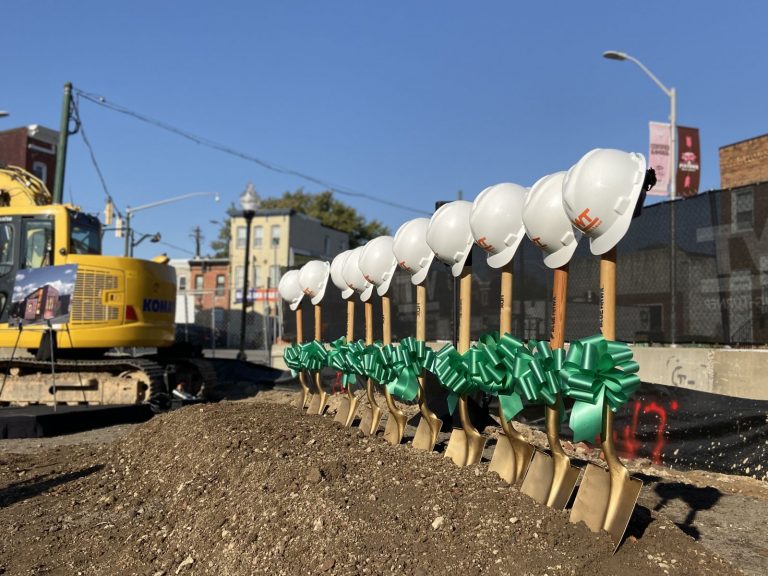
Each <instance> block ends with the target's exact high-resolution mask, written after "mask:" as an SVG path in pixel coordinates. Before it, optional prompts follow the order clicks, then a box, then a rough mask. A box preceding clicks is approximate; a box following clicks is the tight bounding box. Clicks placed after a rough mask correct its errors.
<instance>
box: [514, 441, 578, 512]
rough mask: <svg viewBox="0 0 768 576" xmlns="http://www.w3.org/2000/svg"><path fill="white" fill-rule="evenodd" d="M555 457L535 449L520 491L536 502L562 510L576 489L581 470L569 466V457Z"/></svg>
mask: <svg viewBox="0 0 768 576" xmlns="http://www.w3.org/2000/svg"><path fill="white" fill-rule="evenodd" d="M555 456H556V457H557V461H555V458H554V457H552V456H550V455H549V454H547V453H545V452H541V451H540V450H536V454H535V455H534V457H533V461H532V462H531V465H530V467H529V468H528V473H527V474H526V475H525V479H524V480H523V484H522V486H520V491H521V492H522V493H523V494H527V495H528V496H530V497H531V498H533V499H534V500H536V502H539V503H541V504H546V505H547V506H549V507H550V508H554V509H555V510H563V509H564V508H565V506H566V505H567V504H568V500H570V499H571V494H573V491H574V490H575V489H576V482H578V480H579V474H580V473H581V470H579V469H578V468H576V467H575V466H571V462H570V459H569V458H568V457H567V456H565V455H561V456H558V455H557V454H556V455H555Z"/></svg>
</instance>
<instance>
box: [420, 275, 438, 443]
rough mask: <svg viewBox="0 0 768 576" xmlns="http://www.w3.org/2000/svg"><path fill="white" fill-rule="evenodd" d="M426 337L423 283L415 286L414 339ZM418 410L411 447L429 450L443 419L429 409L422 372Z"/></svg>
mask: <svg viewBox="0 0 768 576" xmlns="http://www.w3.org/2000/svg"><path fill="white" fill-rule="evenodd" d="M426 339H427V288H426V286H424V284H423V283H422V284H418V285H417V286H416V340H421V341H426ZM419 411H420V412H421V418H420V419H419V425H418V426H417V427H416V434H415V435H414V437H413V447H414V448H416V449H417V450H426V451H427V452H431V451H432V450H434V449H435V444H437V435H438V434H439V433H440V429H441V428H442V427H443V421H442V420H440V418H438V417H437V415H436V414H435V413H434V412H432V410H430V409H429V406H428V405H427V392H426V388H425V387H424V374H423V373H422V374H419Z"/></svg>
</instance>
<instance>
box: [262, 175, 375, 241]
mask: <svg viewBox="0 0 768 576" xmlns="http://www.w3.org/2000/svg"><path fill="white" fill-rule="evenodd" d="M261 208H263V209H269V208H287V209H291V208H292V209H294V210H296V211H297V212H302V213H304V214H306V215H308V216H312V217H314V218H317V219H318V220H320V222H322V224H323V225H325V226H329V227H331V228H335V229H336V230H341V231H342V232H347V233H348V234H349V245H350V247H351V248H354V247H356V246H360V245H361V244H365V242H367V241H368V240H371V239H372V238H375V237H376V236H382V235H385V234H389V228H387V227H386V226H385V225H384V224H382V223H381V222H379V221H378V220H366V219H365V217H364V216H362V215H361V214H359V213H358V212H357V210H355V209H354V208H352V207H351V206H349V205H347V204H344V203H343V202H340V201H339V200H336V198H334V197H333V193H332V192H331V191H330V190H326V191H325V192H320V193H319V194H310V193H307V192H304V190H303V189H302V188H299V189H298V190H296V191H295V192H285V193H283V195H282V196H280V197H278V198H265V199H263V200H262V201H261Z"/></svg>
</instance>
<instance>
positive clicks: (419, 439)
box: [413, 415, 443, 452]
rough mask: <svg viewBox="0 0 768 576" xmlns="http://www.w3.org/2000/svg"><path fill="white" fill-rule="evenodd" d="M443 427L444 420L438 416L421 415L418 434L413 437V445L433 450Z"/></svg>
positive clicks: (417, 429) (419, 448)
mask: <svg viewBox="0 0 768 576" xmlns="http://www.w3.org/2000/svg"><path fill="white" fill-rule="evenodd" d="M442 427H443V421H442V420H440V419H439V418H437V417H434V418H427V417H425V416H424V415H421V418H420V419H419V425H418V426H417V427H416V434H415V435H414V437H413V447H414V448H416V449H417V450H426V451H427V452H432V451H433V450H434V449H435V444H437V435H438V433H439V432H440V429H441V428H442Z"/></svg>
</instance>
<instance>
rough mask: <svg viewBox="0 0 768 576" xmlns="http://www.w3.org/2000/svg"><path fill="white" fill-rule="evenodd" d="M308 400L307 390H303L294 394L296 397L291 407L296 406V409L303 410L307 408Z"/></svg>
mask: <svg viewBox="0 0 768 576" xmlns="http://www.w3.org/2000/svg"><path fill="white" fill-rule="evenodd" d="M308 398H309V390H307V389H306V388H304V389H302V390H300V391H299V392H296V395H295V396H294V397H293V405H294V406H296V408H298V409H299V410H304V408H306V407H307V399H308Z"/></svg>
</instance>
